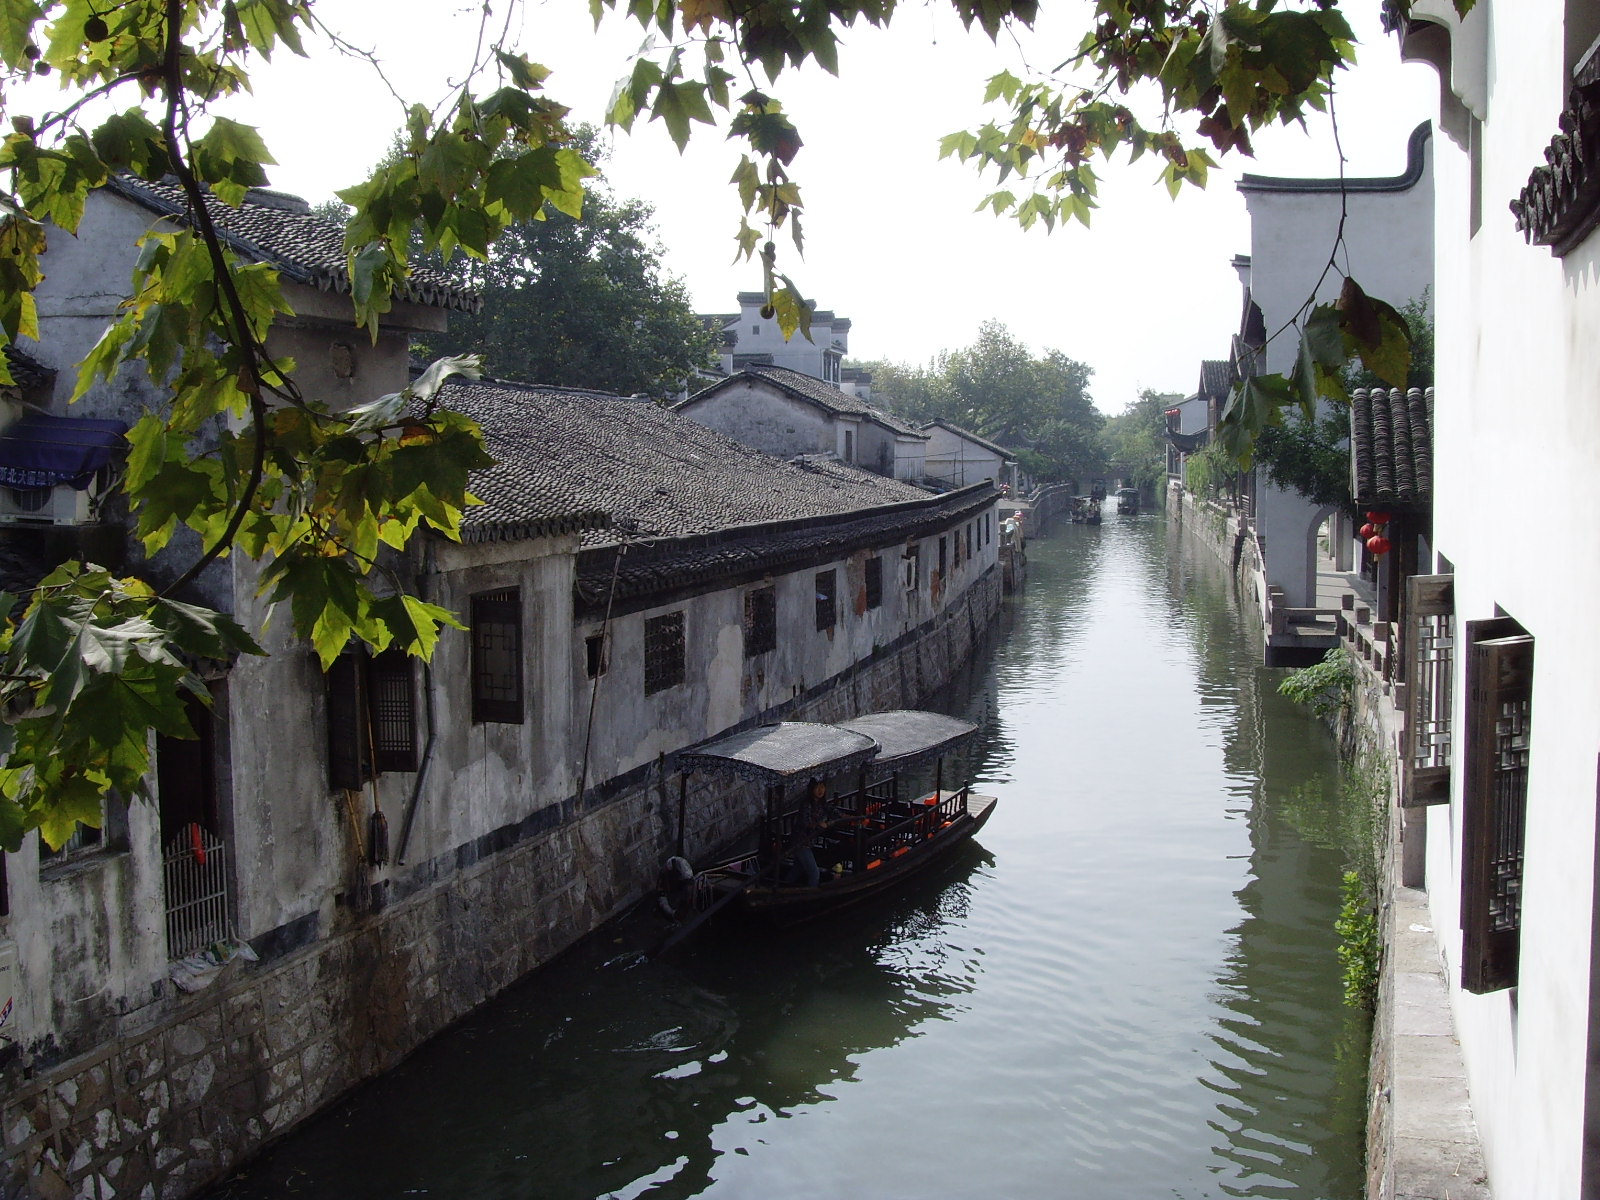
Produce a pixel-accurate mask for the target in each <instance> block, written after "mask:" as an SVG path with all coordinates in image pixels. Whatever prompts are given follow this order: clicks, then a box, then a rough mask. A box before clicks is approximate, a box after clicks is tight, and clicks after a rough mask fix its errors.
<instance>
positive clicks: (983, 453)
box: [926, 425, 1005, 487]
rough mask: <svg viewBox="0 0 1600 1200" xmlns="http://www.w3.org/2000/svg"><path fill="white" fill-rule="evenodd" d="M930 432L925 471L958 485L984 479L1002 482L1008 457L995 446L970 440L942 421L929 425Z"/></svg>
mask: <svg viewBox="0 0 1600 1200" xmlns="http://www.w3.org/2000/svg"><path fill="white" fill-rule="evenodd" d="M927 434H928V443H927V450H926V474H927V477H928V478H929V479H943V480H947V481H949V482H950V483H953V484H955V485H956V486H957V487H965V486H966V485H967V484H969V483H982V482H983V481H984V480H985V479H993V480H994V481H996V482H997V483H998V482H1000V480H1001V471H1002V470H1003V468H1004V466H1005V460H1004V459H1002V458H1001V457H1000V456H999V455H998V454H996V453H995V452H994V451H993V450H988V449H986V448H984V447H983V446H980V445H978V444H977V443H976V442H971V441H968V440H967V439H966V438H964V437H962V436H961V435H960V434H957V433H952V432H951V431H950V430H948V429H946V428H945V427H944V426H943V425H930V426H929V427H928V429H927Z"/></svg>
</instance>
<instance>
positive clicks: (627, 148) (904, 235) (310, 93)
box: [235, 0, 1438, 412]
mask: <svg viewBox="0 0 1600 1200" xmlns="http://www.w3.org/2000/svg"><path fill="white" fill-rule="evenodd" d="M587 7H588V6H587V4H585V3H583V0H566V2H564V3H542V4H541V3H538V2H537V0H534V2H530V3H529V4H528V5H527V6H526V8H525V9H524V10H523V17H522V20H521V23H520V27H519V28H518V29H517V30H516V35H517V38H518V40H519V43H520V47H521V48H522V49H523V50H524V51H525V52H526V53H527V54H528V55H529V57H531V58H532V59H533V60H534V61H536V62H541V63H543V64H545V65H546V66H548V67H550V68H552V70H553V71H554V74H553V75H552V77H551V78H550V80H549V81H548V83H547V85H546V86H547V90H548V92H549V94H550V95H551V96H553V97H554V98H556V99H558V100H560V101H561V102H562V103H564V104H567V105H569V106H571V107H572V109H573V110H574V111H573V117H574V119H576V120H590V121H595V122H597V123H598V122H599V120H600V117H601V114H602V112H603V110H604V107H605V104H606V102H607V99H608V97H609V96H610V93H611V88H612V85H613V84H614V82H615V80H616V79H617V78H618V76H619V75H621V74H623V73H624V71H625V70H626V69H627V65H628V57H629V55H630V54H632V53H633V52H634V51H635V50H637V48H638V46H639V43H640V41H641V37H642V35H641V33H640V31H639V27H638V26H637V25H634V24H631V23H627V22H623V21H618V20H615V19H612V20H608V23H607V24H606V26H605V27H603V28H602V29H601V30H600V31H599V32H596V31H595V30H594V28H593V26H592V24H591V22H590V20H589V17H588V15H587ZM1085 7H1086V5H1085V4H1084V3H1083V2H1082V0H1056V3H1054V4H1052V5H1047V6H1045V10H1046V11H1045V15H1044V16H1042V17H1041V21H1040V25H1039V28H1038V30H1037V31H1036V32H1035V33H1031V34H1030V33H1027V32H1023V33H1022V34H1020V35H1019V36H1018V38H1017V39H1010V38H1004V39H1002V44H1001V45H1000V46H994V45H992V44H990V43H989V41H988V40H987V39H986V38H984V37H983V36H982V35H981V34H978V35H969V34H968V33H966V32H965V31H964V30H963V29H962V28H961V25H960V23H959V21H958V20H957V19H956V18H955V17H954V16H953V15H952V13H951V11H950V9H949V8H948V6H945V5H942V4H939V3H935V4H933V5H932V6H930V7H927V8H916V7H912V6H907V7H903V8H902V9H901V11H900V13H899V15H898V16H897V17H896V19H895V22H894V25H893V27H892V29H891V30H890V31H888V32H880V31H876V30H870V29H859V30H853V31H849V32H848V33H847V35H846V45H845V48H844V51H843V53H842V54H841V58H840V76H841V77H840V78H838V79H834V78H832V77H831V76H828V75H827V74H826V73H824V72H821V71H819V70H809V71H807V72H805V73H804V74H803V75H801V76H796V77H794V78H788V77H785V78H784V79H782V80H780V81H779V83H778V84H777V85H775V86H774V87H773V88H772V89H771V91H772V94H774V95H776V96H778V97H779V98H780V99H781V100H783V102H784V104H785V106H786V108H787V109H788V111H789V112H790V114H791V115H792V117H793V119H794V121H795V123H796V124H797V125H798V127H799V129H800V132H801V135H802V137H804V139H805V147H804V149H803V150H802V151H801V152H800V154H799V156H798V157H797V158H796V159H795V161H794V163H793V165H792V171H793V173H794V174H795V176H796V178H797V179H798V180H799V182H800V183H801V186H802V188H803V189H804V199H805V203H806V225H805V227H806V234H807V248H806V254H805V258H804V259H803V260H797V259H795V258H794V257H793V254H792V252H791V250H790V248H789V247H788V244H787V243H786V242H782V241H780V252H781V253H782V255H783V259H784V262H783V264H782V265H784V266H786V267H787V268H788V269H789V273H790V274H791V275H792V276H793V277H794V278H795V280H796V282H797V283H799V284H800V285H801V287H802V288H803V289H804V290H805V291H806V293H807V294H808V295H809V296H810V297H812V298H813V299H814V300H815V301H816V302H817V304H818V305H819V306H820V307H822V308H824V309H832V310H833V311H834V312H836V313H837V314H839V315H841V316H845V317H849V318H851V320H852V321H853V328H852V330H851V334H850V354H851V357H852V358H855V359H876V358H888V359H893V360H898V361H903V362H913V363H921V362H926V361H927V360H929V359H930V358H932V357H933V356H934V355H936V354H937V353H938V352H940V351H941V350H944V349H953V348H957V347H959V346H962V345H965V344H967V343H969V342H970V341H971V340H972V339H973V337H974V336H975V334H976V332H977V328H978V325H979V323H980V322H982V321H983V320H985V319H989V318H994V319H997V320H999V321H1002V322H1004V323H1005V324H1006V325H1007V326H1009V327H1010V329H1011V330H1012V332H1013V333H1014V334H1016V335H1017V336H1018V337H1020V338H1021V339H1022V340H1023V341H1025V342H1027V343H1028V344H1029V345H1030V346H1032V347H1033V348H1034V349H1035V350H1042V349H1044V348H1046V347H1051V348H1055V349H1059V350H1062V351H1064V352H1065V353H1067V354H1069V355H1071V356H1072V357H1074V358H1077V359H1081V360H1083V361H1085V362H1087V363H1088V364H1089V365H1091V366H1092V367H1093V368H1094V370H1095V377H1094V383H1093V395H1094V398H1095V401H1096V403H1097V404H1098V405H1099V406H1100V408H1101V409H1102V410H1104V411H1106V412H1115V411H1118V410H1120V409H1121V408H1122V407H1123V406H1124V405H1125V404H1126V403H1128V401H1130V400H1131V399H1132V398H1133V397H1134V395H1135V394H1136V393H1137V391H1138V389H1140V388H1143V387H1153V388H1157V389H1159V390H1162V391H1173V392H1188V391H1191V390H1192V389H1193V387H1194V384H1195V381H1196V377H1197V375H1198V370H1199V361H1200V359H1201V358H1207V357H1211V358H1216V357H1225V356H1226V353H1227V345H1228V343H1227V338H1228V336H1229V334H1230V333H1231V332H1232V331H1233V329H1234V327H1235V325H1236V322H1237V319H1238V312H1239V302H1240V293H1239V285H1238V282H1237V279H1236V277H1235V275H1234V273H1233V271H1232V269H1231V268H1230V266H1229V262H1230V260H1231V259H1232V257H1233V256H1234V255H1235V254H1237V253H1244V252H1247V251H1248V250H1249V228H1248V223H1247V221H1246V219H1245V211H1244V204H1243V200H1242V198H1241V197H1240V195H1239V193H1238V192H1237V190H1236V189H1235V188H1234V186H1233V180H1234V179H1236V178H1237V176H1238V174H1239V173H1240V172H1241V171H1251V172H1256V173H1262V174H1271V175H1315V176H1331V175H1334V174H1336V173H1337V171H1338V161H1337V157H1336V155H1335V152H1334V148H1333V141H1332V138H1331V136H1329V132H1328V129H1327V126H1326V123H1325V122H1324V123H1322V124H1320V125H1319V126H1317V127H1315V128H1313V130H1312V132H1311V133H1310V134H1309V135H1308V134H1306V133H1302V132H1301V131H1300V130H1299V129H1298V128H1295V129H1287V130H1273V131H1271V132H1270V133H1269V134H1268V135H1266V136H1263V137H1262V138H1260V139H1259V140H1258V143H1257V153H1256V157H1255V158H1254V159H1253V160H1231V161H1229V162H1228V163H1226V164H1225V166H1224V171H1223V172H1221V173H1219V174H1218V175H1214V176H1213V180H1212V183H1211V186H1210V187H1209V188H1208V189H1207V190H1206V191H1205V192H1204V193H1198V192H1196V193H1193V194H1190V193H1185V194H1184V195H1183V196H1182V197H1181V198H1180V199H1179V200H1177V201H1172V200H1170V199H1169V198H1168V196H1167V193H1166V191H1165V189H1164V188H1162V187H1160V186H1158V185H1156V184H1155V183H1154V182H1153V179H1154V175H1155V168H1154V167H1153V165H1152V164H1151V163H1150V161H1148V160H1145V161H1141V162H1139V163H1135V164H1131V165H1128V164H1125V163H1124V164H1118V165H1116V166H1114V167H1112V168H1110V169H1108V170H1107V172H1106V179H1105V182H1104V185H1103V188H1102V196H1101V204H1102V208H1101V211H1100V212H1099V213H1098V214H1097V215H1096V218H1095V220H1094V224H1093V227H1092V228H1090V229H1084V228H1082V227H1081V226H1079V225H1077V224H1076V223H1073V224H1072V225H1071V226H1069V227H1067V228H1065V229H1058V230H1057V231H1056V232H1054V233H1053V234H1046V233H1044V232H1043V231H1042V230H1040V229H1035V230H1034V231H1031V232H1029V233H1023V232H1021V231H1020V230H1019V229H1017V227H1016V226H1015V224H1014V223H1011V222H1009V221H1006V220H1002V219H997V218H995V217H993V216H991V215H987V214H979V213H975V212H974V211H973V208H974V206H975V205H976V204H977V202H978V200H979V199H980V198H981V197H982V196H983V195H984V194H985V193H986V192H987V191H988V190H991V189H990V186H988V185H986V183H985V181H983V180H980V179H979V178H978V177H977V176H976V175H975V174H974V173H973V172H972V170H971V169H970V168H969V167H964V166H961V165H958V164H956V163H953V162H944V163H941V162H939V161H938V141H939V139H940V137H941V136H943V135H944V134H947V133H950V132H953V131H955V130H957V129H961V128H973V127H976V126H977V125H978V124H980V123H981V122H982V120H983V119H984V116H983V110H982V107H981V104H980V101H981V100H982V95H983V85H984V81H985V80H986V79H987V78H988V76H989V75H991V74H993V73H994V72H995V71H996V70H998V69H1000V68H1001V67H1011V68H1012V69H1020V68H1021V67H1022V66H1023V65H1024V64H1025V63H1026V62H1027V61H1029V60H1030V59H1031V60H1032V61H1035V62H1037V63H1039V64H1042V65H1045V66H1049V65H1052V64H1053V63H1055V62H1057V61H1060V60H1061V59H1062V58H1065V57H1066V56H1067V52H1068V49H1067V48H1070V47H1071V46H1072V45H1074V44H1075V42H1076V39H1077V37H1078V36H1080V35H1081V32H1082V29H1083V24H1082V13H1083V11H1084V10H1085ZM1347 7H1349V8H1351V9H1353V10H1355V11H1353V12H1352V19H1354V20H1355V21H1356V28H1357V34H1358V36H1359V37H1360V38H1361V40H1362V42H1363V48H1362V50H1361V52H1360V53H1361V63H1360V65H1359V66H1358V67H1357V68H1356V70H1355V71H1354V72H1351V73H1349V74H1348V75H1347V76H1346V77H1345V80H1344V83H1343V84H1342V86H1341V89H1340V95H1339V99H1338V106H1337V111H1338V116H1339V127H1340V132H1341V134H1342V140H1343V144H1344V148H1345V152H1346V155H1347V157H1348V160H1349V162H1348V165H1347V171H1348V172H1349V173H1350V174H1355V175H1387V174H1398V173H1399V172H1400V171H1401V170H1403V169H1404V166H1405V147H1406V139H1407V137H1408V135H1409V134H1410V132H1411V130H1412V128H1413V127H1414V126H1415V125H1416V124H1417V122H1418V121H1420V120H1423V119H1425V118H1427V117H1429V116H1430V115H1432V110H1433V107H1434V103H1435V97H1436V94H1437V86H1438V85H1437V80H1436V77H1435V75H1434V74H1433V72H1432V70H1431V69H1429V68H1426V67H1422V66H1417V65H1402V64H1401V63H1400V62H1399V59H1398V52H1397V50H1396V48H1395V44H1394V42H1393V39H1391V38H1388V37H1385V36H1384V35H1383V34H1382V32H1381V30H1380V29H1379V28H1378V26H1377V21H1376V14H1377V9H1378V4H1377V3H1376V0H1347ZM316 11H317V12H318V13H319V14H320V15H321V16H322V18H323V19H324V20H325V21H326V22H327V23H328V24H329V25H330V26H332V27H333V28H336V29H338V30H340V31H341V32H342V33H343V34H344V35H345V36H347V37H348V38H349V39H350V40H351V41H353V42H355V43H357V44H359V45H362V46H364V47H368V48H371V49H373V50H375V51H376V53H377V56H378V57H379V58H380V59H381V60H382V62H383V64H384V67H385V72H386V74H387V75H388V77H389V79H390V81H391V82H392V83H393V84H394V85H395V87H396V88H397V89H398V90H399V91H401V93H402V94H403V95H404V96H405V97H406V99H408V100H413V99H415V100H422V101H424V102H428V103H432V102H434V101H436V100H437V99H438V98H439V97H440V96H441V95H443V94H444V91H445V88H446V80H447V79H448V78H449V76H450V74H451V72H452V71H454V72H456V73H457V74H459V72H460V71H461V70H462V67H463V64H464V63H466V62H467V61H469V60H470V54H471V46H472V43H473V40H474V39H475V36H476V33H477V28H478V19H477V12H478V10H477V9H476V8H474V7H473V6H471V5H465V4H459V3H456V4H444V3H439V2H438V0H425V2H423V0H392V2H390V3H386V4H381V5H379V4H373V3H371V2H370V0H318V2H317V6H316ZM735 94H737V91H736V93H735ZM399 113H400V110H399V106H398V103H397V102H396V101H395V99H394V98H393V97H392V96H391V95H390V94H389V93H388V91H387V89H386V88H385V87H384V85H383V83H382V82H381V81H380V80H379V79H378V78H377V77H376V74H375V72H373V71H372V70H371V68H370V67H367V66H364V65H361V64H359V63H356V62H353V61H350V60H344V59H339V58H336V57H334V56H332V55H331V54H330V53H329V52H328V51H326V50H325V49H323V48H317V49H315V50H313V53H312V58H311V60H310V61H309V62H300V61H297V60H294V59H292V58H290V57H288V56H280V57H279V58H278V59H277V60H275V61H274V62H273V63H272V64H271V65H270V66H264V67H262V68H261V70H260V71H259V72H258V74H257V77H256V89H255V95H254V96H253V97H250V98H248V99H247V100H246V101H244V102H243V103H242V104H241V105H240V106H239V107H238V109H237V111H236V114H235V115H237V116H238V118H239V119H241V120H246V121H248V122H250V123H252V124H256V125H258V126H259V127H260V128H261V129H262V131H263V134H264V136H265V137H266V140H267V143H268V145H269V146H270V147H271V148H272V150H273V152H274V154H275V155H276V157H277V158H278V160H279V166H278V167H276V168H275V169H274V170H273V172H272V176H273V184H274V186H276V187H279V188H282V189H285V190H288V191H293V192H297V193H299V194H301V195H304V196H306V197H307V198H308V199H311V200H313V201H317V200H323V199H327V198H329V197H330V196H331V195H332V193H333V192H334V191H335V190H337V189H338V188H340V187H343V186H346V185H348V184H350V183H353V182H356V181H358V180H359V178H360V177H361V175H362V174H363V173H364V171H365V170H366V169H367V168H368V167H369V166H370V165H371V163H372V162H373V161H375V160H376V159H377V158H378V157H380V156H381V155H382V154H383V152H384V150H385V149H386V148H387V146H388V144H389V142H390V139H391V136H392V131H393V130H394V129H395V128H396V127H397V124H398V120H399ZM697 129H700V133H699V134H698V136H697V137H696V138H695V139H694V140H693V141H692V142H691V145H690V148H689V151H688V153H687V154H685V155H683V156H681V157H680V156H679V155H678V153H677V151H676V149H675V148H674V147H673V146H672V144H671V142H670V140H669V139H668V138H667V137H666V134H665V131H664V129H663V128H662V126H661V125H660V124H659V123H654V124H646V125H641V126H640V127H638V128H637V129H636V130H635V132H634V133H633V134H632V135H631V136H628V135H619V136H618V137H617V138H616V139H615V142H614V146H613V150H612V157H611V161H610V163H609V165H608V167H607V175H608V177H609V179H610V181H611V183H612V185H613V186H614V187H615V188H616V190H617V191H618V192H619V193H621V194H623V195H632V196H638V197H642V198H644V199H646V200H648V201H649V202H650V203H651V204H652V205H654V207H655V210H656V225H657V229H658V231H659V234H660V238H661V241H662V243H663V245H664V246H665V248H666V254H665V265H666V267H667V269H668V270H669V271H670V272H671V273H673V274H674V275H677V276H679V277H681V278H682V279H683V280H684V281H685V282H686V283H687V285H688V288H689V291H690V294H691V296H692V298H693V301H694V304H695V306H696V307H697V308H698V309H700V310H701V311H707V312H716V311H728V310H731V309H732V308H733V307H734V294H735V293H736V292H738V291H740V290H750V289H754V288H756V287H759V285H760V273H759V268H757V267H756V266H754V265H752V264H749V263H744V264H739V265H734V264H733V263H732V258H733V234H734V232H735V230H736V229H737V227H738V221H739V215H740V211H739V206H738V199H737V196H736V194H735V192H734V189H733V188H731V187H729V186H727V185H726V182H725V181H726V180H727V179H728V176H729V175H730V173H731V172H732V170H733V167H734V165H735V164H736V162H737V159H738V155H737V151H736V150H735V148H734V146H733V145H731V144H729V143H727V142H726V141H725V140H724V139H723V137H722V135H721V134H720V133H718V132H716V131H714V130H711V129H709V128H703V127H697ZM1397 299H1404V297H1400V298H1397Z"/></svg>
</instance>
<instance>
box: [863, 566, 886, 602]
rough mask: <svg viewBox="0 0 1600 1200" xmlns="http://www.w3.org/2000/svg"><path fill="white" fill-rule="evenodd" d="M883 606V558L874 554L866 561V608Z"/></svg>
mask: <svg viewBox="0 0 1600 1200" xmlns="http://www.w3.org/2000/svg"><path fill="white" fill-rule="evenodd" d="M882 606H883V556H882V555H881V554H875V555H873V556H872V557H871V558H869V559H867V607H868V608H869V609H871V608H881V607H882Z"/></svg>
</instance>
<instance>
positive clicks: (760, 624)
mask: <svg viewBox="0 0 1600 1200" xmlns="http://www.w3.org/2000/svg"><path fill="white" fill-rule="evenodd" d="M777 648H778V592H777V589H776V588H771V587H758V588H755V589H753V590H751V591H748V592H746V593H745V594H744V656H745V657H746V658H754V657H755V656H756V655H758V654H765V653H767V651H769V650H776V649H777Z"/></svg>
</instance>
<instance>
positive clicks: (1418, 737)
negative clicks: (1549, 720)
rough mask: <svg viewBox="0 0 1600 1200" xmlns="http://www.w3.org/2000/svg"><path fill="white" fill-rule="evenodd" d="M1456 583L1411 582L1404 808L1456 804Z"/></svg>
mask: <svg viewBox="0 0 1600 1200" xmlns="http://www.w3.org/2000/svg"><path fill="white" fill-rule="evenodd" d="M1454 593H1455V580H1454V576H1451V575H1413V576H1411V577H1410V578H1409V579H1408V580H1406V644H1405V653H1406V680H1407V689H1408V690H1407V692H1406V748H1405V766H1404V771H1403V773H1402V785H1401V790H1400V803H1401V804H1404V805H1406V806H1408V807H1409V806H1413V805H1421V804H1444V803H1447V802H1448V801H1449V799H1450V687H1451V685H1450V678H1451V674H1452V672H1453V670H1454V665H1455V637H1454V631H1455V616H1454V612H1455V603H1454Z"/></svg>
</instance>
